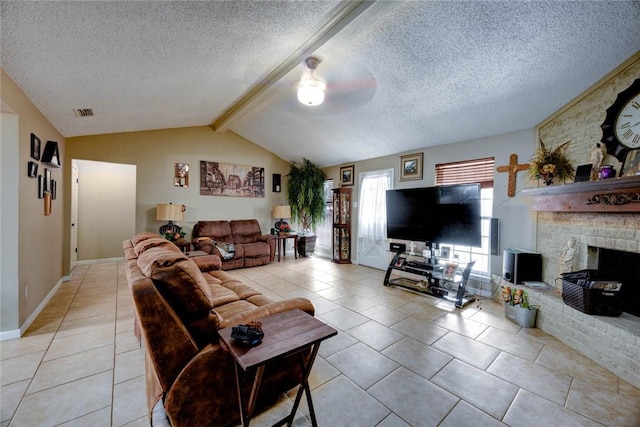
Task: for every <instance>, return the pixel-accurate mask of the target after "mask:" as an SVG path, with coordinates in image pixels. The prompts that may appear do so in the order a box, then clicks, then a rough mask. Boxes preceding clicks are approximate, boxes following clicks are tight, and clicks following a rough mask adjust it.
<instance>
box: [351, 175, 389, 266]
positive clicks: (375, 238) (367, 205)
mask: <svg viewBox="0 0 640 427" xmlns="http://www.w3.org/2000/svg"><path fill="white" fill-rule="evenodd" d="M359 181H360V186H359V188H360V192H359V197H358V264H360V265H365V266H367V267H373V268H377V269H380V270H386V269H387V267H388V266H389V239H387V207H386V203H385V199H386V191H387V190H390V189H391V186H392V183H393V169H384V170H378V171H370V172H363V173H361V174H360V176H359Z"/></svg>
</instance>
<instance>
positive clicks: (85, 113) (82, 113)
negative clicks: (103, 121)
mask: <svg viewBox="0 0 640 427" xmlns="http://www.w3.org/2000/svg"><path fill="white" fill-rule="evenodd" d="M73 112H74V113H76V116H78V117H93V108H78V109H77V110H73Z"/></svg>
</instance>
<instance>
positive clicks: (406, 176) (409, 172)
mask: <svg viewBox="0 0 640 427" xmlns="http://www.w3.org/2000/svg"><path fill="white" fill-rule="evenodd" d="M422 159H423V153H415V154H407V155H406V156H400V181H412V180H417V179H422Z"/></svg>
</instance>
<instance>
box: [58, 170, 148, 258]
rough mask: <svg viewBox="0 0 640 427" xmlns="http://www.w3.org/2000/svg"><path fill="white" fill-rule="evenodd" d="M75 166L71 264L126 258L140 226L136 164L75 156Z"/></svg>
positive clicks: (73, 172)
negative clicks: (126, 243)
mask: <svg viewBox="0 0 640 427" xmlns="http://www.w3.org/2000/svg"><path fill="white" fill-rule="evenodd" d="M71 167H72V169H71V171H72V175H77V176H73V182H72V186H71V245H70V248H71V260H72V262H71V267H73V265H74V264H78V263H84V262H92V261H95V260H105V259H119V258H122V242H123V241H124V240H125V239H128V238H131V236H133V235H134V234H135V228H136V225H135V224H136V166H135V165H127V164H120V163H106V162H96V161H91V160H77V159H73V160H72V161H71ZM74 187H76V188H74ZM74 260H75V261H74Z"/></svg>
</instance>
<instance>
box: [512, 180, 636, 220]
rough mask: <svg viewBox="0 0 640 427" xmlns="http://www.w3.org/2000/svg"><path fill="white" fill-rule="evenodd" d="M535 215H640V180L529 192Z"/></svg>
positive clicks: (526, 189)
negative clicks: (546, 212)
mask: <svg viewBox="0 0 640 427" xmlns="http://www.w3.org/2000/svg"><path fill="white" fill-rule="evenodd" d="M522 192H523V193H525V194H528V195H530V196H533V210H534V211H556V212H640V176H631V177H624V178H610V179H603V180H601V181H587V182H574V183H571V184H563V185H551V186H548V187H538V188H525V189H524V190H522Z"/></svg>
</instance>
